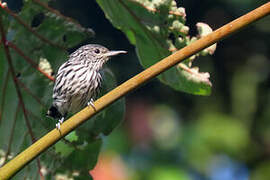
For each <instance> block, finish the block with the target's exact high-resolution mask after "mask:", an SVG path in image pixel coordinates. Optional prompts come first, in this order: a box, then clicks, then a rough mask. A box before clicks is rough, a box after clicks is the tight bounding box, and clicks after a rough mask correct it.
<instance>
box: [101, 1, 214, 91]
mask: <svg viewBox="0 0 270 180" xmlns="http://www.w3.org/2000/svg"><path fill="white" fill-rule="evenodd" d="M97 2H98V4H99V5H100V7H101V8H102V9H103V11H104V12H105V15H106V17H107V18H108V19H109V20H110V21H111V23H112V24H113V25H114V26H115V27H116V28H118V29H120V30H122V31H123V32H124V33H125V34H126V36H127V37H128V39H129V41H130V42H131V43H132V44H134V45H135V46H136V52H137V55H138V57H139V60H140V63H141V65H142V66H143V67H144V68H147V67H149V66H151V65H153V64H154V63H157V62H158V61H159V60H160V59H162V58H164V57H166V56H168V55H170V54H171V52H174V51H175V50H176V48H177V49H181V48H183V47H184V46H186V45H188V44H190V43H192V42H193V41H195V40H197V38H195V37H193V38H190V37H189V36H188V30H189V27H187V26H185V19H186V14H185V9H184V8H181V7H180V8H177V6H176V2H175V1H173V0H161V1H143V0H126V1H123V0H115V1H106V0H97ZM123 14H124V16H123ZM211 52H213V51H211ZM205 54H206V53H204V54H200V53H198V54H197V55H196V56H194V58H195V57H197V56H199V55H205ZM194 58H189V59H188V60H186V62H185V64H191V62H192V61H193V60H194ZM181 64H182V63H181ZM189 68H190V67H189ZM198 77H199V76H193V74H190V73H187V72H186V73H184V72H183V71H181V70H179V69H177V67H173V68H171V69H170V70H168V71H166V72H164V73H162V74H161V75H160V76H159V79H160V80H161V82H163V83H165V84H167V85H169V86H171V87H172V88H174V89H175V90H179V91H184V92H187V93H191V94H195V95H209V94H210V93H211V83H210V81H209V79H208V78H207V80H206V81H202V80H201V79H200V78H199V79H198Z"/></svg>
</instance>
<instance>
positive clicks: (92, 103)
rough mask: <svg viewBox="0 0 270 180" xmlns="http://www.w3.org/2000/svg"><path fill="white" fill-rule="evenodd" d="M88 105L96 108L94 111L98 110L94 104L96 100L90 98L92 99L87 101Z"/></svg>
mask: <svg viewBox="0 0 270 180" xmlns="http://www.w3.org/2000/svg"><path fill="white" fill-rule="evenodd" d="M87 106H88V107H89V106H91V107H92V108H93V109H94V111H97V110H96V107H95V105H94V100H93V99H92V98H91V99H90V101H88V102H87Z"/></svg>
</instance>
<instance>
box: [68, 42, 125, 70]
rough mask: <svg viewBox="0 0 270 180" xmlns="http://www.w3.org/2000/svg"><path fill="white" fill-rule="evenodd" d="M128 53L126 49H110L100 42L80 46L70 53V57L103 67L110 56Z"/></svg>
mask: <svg viewBox="0 0 270 180" xmlns="http://www.w3.org/2000/svg"><path fill="white" fill-rule="evenodd" d="M122 53H127V52H126V51H110V50H109V49H107V48H106V47H104V46H101V45H98V44H88V45H85V46H82V47H80V48H79V49H77V50H76V51H75V52H73V53H72V54H71V55H70V58H72V59H74V60H75V59H76V60H79V61H85V62H87V63H90V64H91V66H93V67H96V68H101V67H102V65H103V64H104V63H106V62H107V61H108V60H109V59H110V57H112V56H116V55H118V54H122Z"/></svg>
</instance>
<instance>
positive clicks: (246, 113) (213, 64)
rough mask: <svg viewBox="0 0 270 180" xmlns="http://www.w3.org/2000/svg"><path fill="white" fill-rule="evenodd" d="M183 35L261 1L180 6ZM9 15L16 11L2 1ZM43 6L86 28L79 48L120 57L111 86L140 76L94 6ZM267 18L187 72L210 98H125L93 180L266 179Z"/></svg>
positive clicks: (160, 92)
mask: <svg viewBox="0 0 270 180" xmlns="http://www.w3.org/2000/svg"><path fill="white" fill-rule="evenodd" d="M177 2H178V6H181V7H184V8H185V9H186V13H187V25H188V26H189V27H190V28H191V29H190V32H191V33H190V34H191V35H195V34H196V28H195V24H196V23H197V22H201V21H202V22H205V23H207V24H209V25H210V26H211V27H212V28H213V29H214V30H215V29H217V28H219V27H221V26H222V25H224V24H226V23H228V22H230V21H232V20H234V19H235V18H237V17H239V16H241V15H243V14H245V13H247V12H249V11H251V10H253V9H255V8H256V7H258V6H260V5H262V4H263V3H266V2H267V1H258V0H227V1H222V0H215V1H214V0H204V1H197V0H181V1H177ZM8 4H9V8H11V9H13V10H16V9H19V8H20V7H21V4H20V3H19V2H18V1H15V0H14V1H12V0H10V1H8ZM51 6H53V7H55V8H56V9H58V10H59V11H60V12H61V13H63V14H64V15H66V16H70V17H72V18H74V19H76V20H78V21H79V22H80V24H81V25H82V26H84V27H89V28H92V29H93V30H94V31H95V33H96V36H95V37H94V38H92V39H90V40H89V41H88V42H85V44H86V43H98V44H102V45H104V46H106V47H108V48H109V49H115V50H126V51H128V54H127V55H125V56H119V57H118V58H116V59H114V60H112V61H110V62H109V63H108V64H107V67H109V68H110V69H111V70H112V71H113V73H114V74H115V76H116V79H117V82H118V84H120V83H122V82H124V81H125V80H128V79H129V78H131V77H132V76H133V75H136V74H137V73H139V72H141V71H142V70H143V69H142V67H141V65H140V64H139V61H138V58H137V56H136V52H135V48H134V46H132V45H131V44H130V43H129V41H128V40H127V38H126V37H125V35H124V34H123V33H122V32H121V31H119V30H117V29H115V28H114V27H113V26H112V25H111V23H110V22H109V21H108V20H107V19H106V17H105V16H104V13H103V12H102V10H101V9H100V7H99V6H98V4H97V3H96V2H95V1H83V0H77V1H72V0H57V1H56V0H55V1H52V2H51ZM269 63H270V17H269V16H268V17H266V18H264V19H262V20H260V21H258V22H256V23H254V24H252V25H251V26H249V27H247V28H245V29H244V30H242V31H241V32H238V33H236V34H234V35H233V36H231V37H229V38H227V39H225V40H223V41H221V42H219V43H218V45H217V50H216V52H215V54H214V55H213V56H206V57H200V58H198V59H197V60H196V61H195V62H194V65H195V66H196V65H197V66H200V69H201V71H203V72H204V71H205V72H210V74H211V78H210V79H211V81H212V84H213V88H212V94H211V95H210V96H206V97H204V96H193V95H190V94H185V93H182V92H177V91H174V90H173V89H171V88H169V87H168V86H166V85H164V84H162V83H160V82H159V81H158V80H157V79H155V80H152V81H151V82H149V83H147V84H145V85H144V86H142V87H141V88H139V89H137V90H136V91H134V92H132V93H130V94H129V95H128V96H127V97H126V114H125V119H124V121H123V123H122V124H121V125H120V126H119V127H117V128H116V129H115V130H114V131H113V132H112V134H110V135H109V136H107V137H104V138H103V139H104V144H103V146H102V150H101V154H100V156H99V160H98V164H97V166H96V167H95V169H94V170H93V171H91V172H90V173H91V175H92V176H93V177H94V179H95V180H105V179H106V180H138V179H148V180H164V179H168V180H191V179H192V180H193V179H195V180H208V179H209V180H248V179H251V180H264V179H265V180H267V179H270V158H269V157H270V156H269V155H270V121H269V120H270V90H269V88H270V76H269V67H270V66H269Z"/></svg>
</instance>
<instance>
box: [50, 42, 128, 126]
mask: <svg viewBox="0 0 270 180" xmlns="http://www.w3.org/2000/svg"><path fill="white" fill-rule="evenodd" d="M123 53H127V52H126V51H110V50H109V49H107V48H106V47H104V46H102V45H98V44H87V45H84V46H82V47H80V48H79V49H77V50H76V51H74V52H73V53H71V54H70V56H69V59H68V60H67V61H66V62H64V63H63V64H62V65H61V66H60V68H59V69H58V72H57V74H56V78H55V84H54V88H53V95H52V98H53V101H52V105H51V107H50V108H49V110H48V112H47V114H46V115H47V116H48V117H51V118H54V119H58V122H57V123H56V128H57V129H58V130H60V125H61V124H62V123H63V122H64V120H65V118H66V116H67V115H68V113H76V112H78V111H79V110H80V109H82V108H83V107H86V106H92V107H93V108H94V110H95V107H94V104H93V102H94V98H96V96H97V95H98V93H99V91H100V88H101V85H102V79H103V77H102V67H103V65H104V64H105V63H106V62H107V61H108V60H109V59H110V58H111V57H112V56H116V55H118V54H123Z"/></svg>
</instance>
